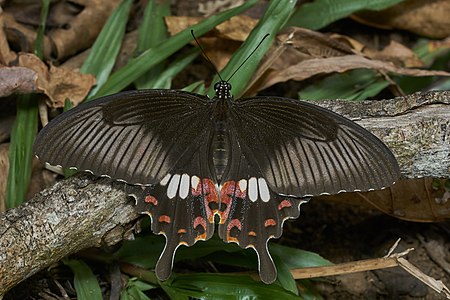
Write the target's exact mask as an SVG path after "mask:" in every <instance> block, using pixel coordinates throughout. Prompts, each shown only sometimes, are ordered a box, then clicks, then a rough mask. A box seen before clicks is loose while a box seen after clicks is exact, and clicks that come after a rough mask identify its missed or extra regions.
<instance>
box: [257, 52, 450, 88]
mask: <svg viewBox="0 0 450 300" xmlns="http://www.w3.org/2000/svg"><path fill="white" fill-rule="evenodd" d="M353 69H372V70H376V71H382V72H391V73H395V74H401V75H408V76H450V73H448V72H445V71H427V70H421V69H407V68H402V67H397V66H395V65H394V64H392V63H391V62H384V61H380V60H371V59H368V58H365V57H363V56H359V55H347V56H339V57H328V58H322V59H318V58H314V59H309V60H305V61H302V62H300V63H298V64H295V65H292V66H290V67H288V68H286V69H283V70H271V71H269V72H267V73H266V74H264V78H262V80H260V81H259V86H258V88H257V90H263V89H265V88H267V87H269V86H272V85H274V84H276V83H279V82H285V81H287V80H291V79H293V80H305V79H307V78H311V77H313V76H315V75H319V74H329V73H334V72H338V73H342V72H345V71H348V70H353Z"/></svg>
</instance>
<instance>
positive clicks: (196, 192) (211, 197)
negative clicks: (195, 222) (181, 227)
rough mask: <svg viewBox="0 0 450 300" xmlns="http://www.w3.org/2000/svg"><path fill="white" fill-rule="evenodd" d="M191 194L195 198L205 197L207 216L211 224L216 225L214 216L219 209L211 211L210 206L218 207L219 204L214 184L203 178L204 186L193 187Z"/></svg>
mask: <svg viewBox="0 0 450 300" xmlns="http://www.w3.org/2000/svg"><path fill="white" fill-rule="evenodd" d="M191 193H192V195H193V196H201V195H203V197H204V204H205V209H206V216H207V217H208V221H209V223H214V214H215V213H216V212H217V209H214V210H211V208H210V207H211V206H210V204H211V203H215V204H216V206H218V205H217V204H218V203H219V197H218V195H217V189H216V186H215V185H214V182H213V181H212V180H211V179H209V178H203V179H202V184H201V185H200V184H198V185H197V186H196V187H195V188H194V187H192V189H191ZM194 227H195V226H194ZM205 228H206V226H205Z"/></svg>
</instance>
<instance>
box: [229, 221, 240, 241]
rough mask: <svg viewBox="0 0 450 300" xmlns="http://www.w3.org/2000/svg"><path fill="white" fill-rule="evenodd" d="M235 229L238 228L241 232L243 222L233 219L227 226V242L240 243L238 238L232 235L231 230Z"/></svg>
mask: <svg viewBox="0 0 450 300" xmlns="http://www.w3.org/2000/svg"><path fill="white" fill-rule="evenodd" d="M233 228H237V229H238V230H239V231H241V230H242V223H241V221H240V220H238V219H233V220H231V221H230V223H228V225H227V241H228V242H235V243H239V240H238V239H237V238H235V237H233V236H231V235H230V233H231V229H233Z"/></svg>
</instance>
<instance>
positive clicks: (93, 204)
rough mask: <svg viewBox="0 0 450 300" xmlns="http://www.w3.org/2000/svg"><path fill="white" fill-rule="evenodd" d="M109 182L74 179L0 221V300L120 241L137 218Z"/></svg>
mask: <svg viewBox="0 0 450 300" xmlns="http://www.w3.org/2000/svg"><path fill="white" fill-rule="evenodd" d="M113 186H114V184H113V183H112V182H111V180H109V179H106V178H102V179H97V178H95V177H94V176H92V175H88V174H82V175H77V176H74V177H72V178H69V179H67V180H63V181H61V182H58V183H57V184H55V185H54V186H53V187H51V188H49V189H46V190H44V191H42V192H41V193H39V194H37V195H36V196H35V197H34V198H33V199H32V200H31V201H29V202H27V203H25V204H23V205H21V206H19V207H17V208H15V209H10V210H8V211H6V212H5V213H3V214H1V215H0V297H1V295H3V294H4V293H5V292H6V291H8V290H9V289H10V288H12V287H13V286H14V285H16V284H17V283H19V282H20V281H22V280H23V279H25V278H28V277H30V276H31V275H33V274H35V273H36V272H38V271H39V270H42V269H44V268H45V267H47V266H49V265H51V264H52V263H55V262H57V261H59V260H60V259H61V258H63V257H64V256H66V255H69V254H71V253H75V252H77V251H80V250H81V249H84V248H88V247H97V246H100V245H102V244H108V245H111V244H114V243H117V242H118V241H120V240H122V239H124V236H125V237H126V235H127V234H129V233H128V232H129V230H130V228H131V227H132V225H130V224H132V223H133V221H134V220H136V219H137V218H138V217H139V215H138V214H137V213H136V212H135V209H134V200H132V199H130V198H128V197H127V196H126V195H125V193H124V192H123V191H121V190H120V189H117V188H115V187H113Z"/></svg>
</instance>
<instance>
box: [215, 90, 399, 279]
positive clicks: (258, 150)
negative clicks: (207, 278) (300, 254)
mask: <svg viewBox="0 0 450 300" xmlns="http://www.w3.org/2000/svg"><path fill="white" fill-rule="evenodd" d="M229 116H230V117H229V126H230V127H231V128H230V131H229V136H230V143H231V144H232V152H231V153H232V154H231V161H230V163H229V167H228V168H227V169H226V170H225V173H224V175H223V180H222V188H221V191H220V201H221V206H220V211H219V215H220V225H219V234H220V236H221V238H222V239H223V240H224V241H225V242H235V243H237V244H239V246H241V247H242V248H248V247H251V248H254V249H255V251H256V252H257V254H258V260H259V272H260V277H261V279H262V280H263V281H264V282H266V283H271V282H273V281H274V280H275V279H276V268H275V266H274V264H273V261H272V259H271V257H270V254H269V252H268V249H267V242H268V240H269V239H270V238H278V237H280V236H281V233H282V227H283V222H284V221H285V220H286V219H289V218H297V217H298V216H299V213H300V205H301V204H302V203H304V202H306V199H305V198H303V197H306V196H312V195H319V194H322V193H330V194H332V193H337V192H339V191H353V190H369V189H377V188H382V187H385V186H388V185H391V184H392V183H393V182H394V181H395V180H396V179H397V178H398V177H399V169H398V165H397V162H396V160H395V158H394V157H393V155H392V153H391V152H390V151H389V150H388V149H387V147H386V146H385V145H384V144H383V143H382V142H381V141H379V140H378V139H377V138H376V137H375V136H373V135H372V134H371V133H369V132H368V131H367V130H365V129H363V128H362V127H360V126H359V125H357V124H355V123H353V122H351V121H350V120H348V119H346V118H344V117H342V116H340V115H337V114H335V113H333V112H331V111H329V110H326V109H323V108H320V107H318V106H315V105H311V104H309V103H306V102H300V101H295V100H291V99H283V98H268V97H267V98H265V97H257V98H250V99H242V100H239V101H238V102H234V103H233V105H232V106H231V109H230V115H229Z"/></svg>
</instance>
